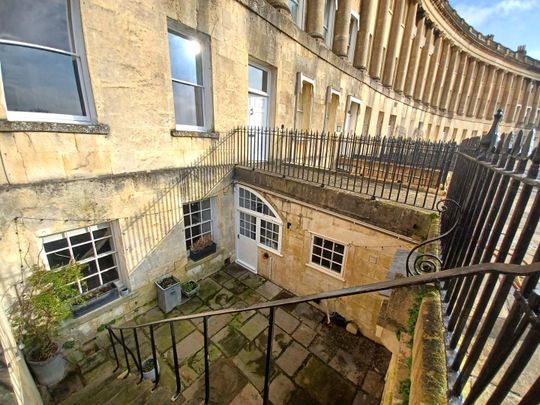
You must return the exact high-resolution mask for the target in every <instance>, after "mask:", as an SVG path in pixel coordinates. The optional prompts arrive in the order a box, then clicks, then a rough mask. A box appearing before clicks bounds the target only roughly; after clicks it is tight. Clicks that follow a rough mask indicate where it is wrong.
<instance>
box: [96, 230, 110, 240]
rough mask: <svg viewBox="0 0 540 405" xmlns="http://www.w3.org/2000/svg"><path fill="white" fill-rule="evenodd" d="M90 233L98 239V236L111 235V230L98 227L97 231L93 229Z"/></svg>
mask: <svg viewBox="0 0 540 405" xmlns="http://www.w3.org/2000/svg"><path fill="white" fill-rule="evenodd" d="M92 233H93V235H94V239H99V238H103V237H105V236H110V235H111V230H110V228H103V229H98V230H97V231H94V232H92Z"/></svg>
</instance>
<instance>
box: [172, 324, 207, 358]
mask: <svg viewBox="0 0 540 405" xmlns="http://www.w3.org/2000/svg"><path fill="white" fill-rule="evenodd" d="M203 345H204V336H203V334H202V333H201V332H200V331H199V330H194V331H193V332H191V333H190V334H189V335H188V336H186V337H185V338H184V339H182V340H180V341H179V342H178V343H177V344H176V352H177V354H178V359H179V361H180V362H183V361H184V360H185V359H188V358H190V357H191V356H193V355H194V354H195V353H197V352H198V351H199V350H200V349H201V348H202V347H203ZM167 353H168V355H169V356H170V359H172V349H169V351H168V352H167ZM170 363H171V364H172V361H170Z"/></svg>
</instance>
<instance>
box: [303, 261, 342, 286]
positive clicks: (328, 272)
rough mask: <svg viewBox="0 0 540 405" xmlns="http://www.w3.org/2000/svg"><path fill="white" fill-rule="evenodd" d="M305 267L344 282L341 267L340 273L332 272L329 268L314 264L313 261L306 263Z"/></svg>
mask: <svg viewBox="0 0 540 405" xmlns="http://www.w3.org/2000/svg"><path fill="white" fill-rule="evenodd" d="M306 267H309V268H310V269H314V270H317V271H320V272H321V273H323V274H326V275H327V276H330V277H332V278H335V279H336V280H339V281H343V282H345V278H344V277H343V269H341V273H340V274H338V273H334V272H332V271H330V270H326V269H324V268H322V267H319V266H316V265H314V264H313V263H306Z"/></svg>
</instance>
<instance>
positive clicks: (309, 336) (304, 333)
mask: <svg viewBox="0 0 540 405" xmlns="http://www.w3.org/2000/svg"><path fill="white" fill-rule="evenodd" d="M315 336H317V333H316V332H315V331H314V330H313V329H311V328H310V327H309V326H307V325H306V324H305V323H304V322H301V323H300V325H299V326H298V328H296V330H295V331H294V333H293V335H292V337H293V338H294V340H296V341H297V342H298V343H300V344H301V345H302V346H304V347H309V345H310V344H311V342H313V339H315Z"/></svg>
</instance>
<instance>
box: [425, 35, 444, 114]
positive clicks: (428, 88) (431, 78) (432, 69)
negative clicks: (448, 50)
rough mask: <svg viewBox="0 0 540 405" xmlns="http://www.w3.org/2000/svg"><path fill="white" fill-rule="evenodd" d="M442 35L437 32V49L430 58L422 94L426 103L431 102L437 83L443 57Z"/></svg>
mask: <svg viewBox="0 0 540 405" xmlns="http://www.w3.org/2000/svg"><path fill="white" fill-rule="evenodd" d="M442 41H443V39H442V36H441V34H440V33H437V34H436V37H435V50H434V51H433V55H431V59H430V60H429V69H428V74H427V77H426V80H425V82H426V85H425V87H424V94H423V96H422V101H423V102H424V103H426V104H429V103H430V100H431V95H432V94H433V86H434V85H435V78H436V77H437V72H438V69H439V60H440V58H441V44H442Z"/></svg>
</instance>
